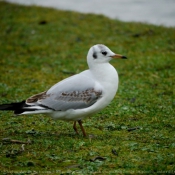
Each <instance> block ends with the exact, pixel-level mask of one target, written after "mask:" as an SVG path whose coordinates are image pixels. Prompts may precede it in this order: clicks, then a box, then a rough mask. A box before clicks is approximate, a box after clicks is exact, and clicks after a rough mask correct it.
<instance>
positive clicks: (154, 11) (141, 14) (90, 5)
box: [7, 0, 175, 27]
mask: <svg viewBox="0 0 175 175" xmlns="http://www.w3.org/2000/svg"><path fill="white" fill-rule="evenodd" d="M7 1H8V2H13V3H19V4H25V5H38V6H45V7H53V8H57V9H61V10H73V11H78V12H82V13H95V14H103V15H106V16H108V17H110V18H113V19H119V20H122V21H136V22H145V23H150V24H156V25H164V26H167V27H174V26H175V0H89V1H86V0H63V1H61V0H60V1H57V0H49V1H48V0H7Z"/></svg>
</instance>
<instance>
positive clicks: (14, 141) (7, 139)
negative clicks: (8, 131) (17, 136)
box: [2, 138, 31, 144]
mask: <svg viewBox="0 0 175 175" xmlns="http://www.w3.org/2000/svg"><path fill="white" fill-rule="evenodd" d="M2 142H4V143H17V144H31V141H30V140H28V141H27V142H25V141H21V140H13V139H10V138H3V139H2Z"/></svg>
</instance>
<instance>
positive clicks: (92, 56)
mask: <svg viewBox="0 0 175 175" xmlns="http://www.w3.org/2000/svg"><path fill="white" fill-rule="evenodd" d="M112 58H123V59H126V57H125V56H122V55H119V54H115V53H114V52H112V51H111V50H110V49H109V48H108V47H106V46H105V45H103V44H97V45H94V46H92V47H91V48H90V49H89V52H88V55H87V62H88V65H89V67H91V66H92V65H95V64H99V63H108V62H109V61H110V60H111V59H112Z"/></svg>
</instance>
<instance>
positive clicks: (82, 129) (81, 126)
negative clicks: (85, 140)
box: [78, 120, 86, 137]
mask: <svg viewBox="0 0 175 175" xmlns="http://www.w3.org/2000/svg"><path fill="white" fill-rule="evenodd" d="M78 123H79V125H80V128H81V131H82V133H83V136H84V137H86V132H85V130H84V128H83V125H82V121H81V120H78Z"/></svg>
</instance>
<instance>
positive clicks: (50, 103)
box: [0, 44, 126, 136]
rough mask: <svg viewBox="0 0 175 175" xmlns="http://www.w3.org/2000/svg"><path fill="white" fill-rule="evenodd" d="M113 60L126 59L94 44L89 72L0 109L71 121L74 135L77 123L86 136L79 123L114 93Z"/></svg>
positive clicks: (3, 105)
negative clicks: (111, 61) (45, 115)
mask: <svg viewBox="0 0 175 175" xmlns="http://www.w3.org/2000/svg"><path fill="white" fill-rule="evenodd" d="M112 58H123V59H126V57H125V56H122V55H119V54H115V53H114V52H112V51H111V50H110V49H109V48H108V47H106V46H105V45H102V44H97V45H94V46H92V47H91V48H90V50H89V52H88V55H87V63H88V66H89V69H88V70H85V71H83V72H81V73H79V74H76V75H73V76H71V77H69V78H66V79H64V80H62V81H60V82H58V83H57V84H55V85H54V86H52V87H51V88H50V89H49V90H47V91H45V92H41V93H39V94H36V95H33V96H31V97H29V98H28V99H27V100H25V101H22V102H18V103H11V104H2V105H0V110H12V111H14V114H16V115H26V114H48V115H50V116H51V117H52V118H54V119H60V120H65V121H74V124H73V129H74V130H75V132H76V133H77V134H78V130H77V127H76V122H78V123H79V125H80V128H81V130H82V133H83V135H84V136H86V132H85V130H84V128H83V126H82V120H83V119H84V118H85V117H87V116H91V115H92V114H94V113H96V112H98V111H100V110H102V109H103V108H105V107H106V106H107V105H108V104H109V103H110V102H111V101H112V99H113V98H114V96H115V94H116V92H117V89H118V74H117V71H116V70H115V68H114V67H113V66H112V65H111V64H110V63H109V61H110V60H111V59H112Z"/></svg>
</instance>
